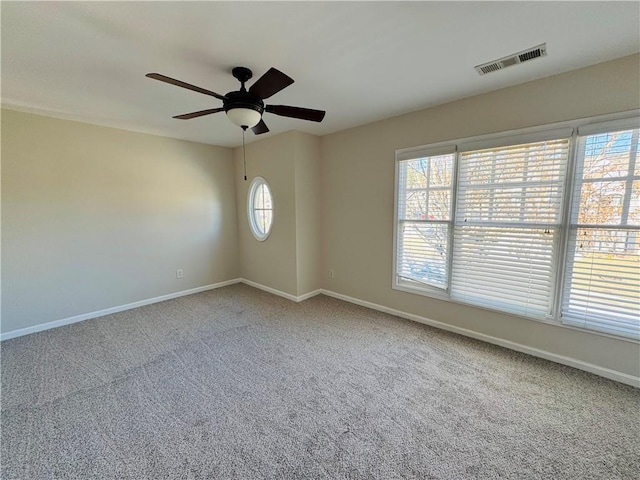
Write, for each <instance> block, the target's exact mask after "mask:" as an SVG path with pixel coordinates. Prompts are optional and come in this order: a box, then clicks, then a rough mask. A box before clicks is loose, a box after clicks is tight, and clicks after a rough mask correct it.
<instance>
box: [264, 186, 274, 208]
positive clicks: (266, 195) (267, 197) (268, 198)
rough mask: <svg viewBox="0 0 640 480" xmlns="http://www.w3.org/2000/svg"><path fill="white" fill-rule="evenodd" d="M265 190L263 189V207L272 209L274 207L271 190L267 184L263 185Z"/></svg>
mask: <svg viewBox="0 0 640 480" xmlns="http://www.w3.org/2000/svg"><path fill="white" fill-rule="evenodd" d="M262 187H263V191H262V197H263V201H264V203H263V208H266V209H268V210H270V209H271V208H272V206H271V192H270V191H269V188H268V187H267V186H266V185H263V186H262Z"/></svg>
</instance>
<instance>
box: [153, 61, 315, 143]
mask: <svg viewBox="0 0 640 480" xmlns="http://www.w3.org/2000/svg"><path fill="white" fill-rule="evenodd" d="M231 73H232V75H233V76H234V77H235V78H237V79H238V80H239V81H240V90H237V91H235V92H229V93H227V94H226V95H220V94H219V93H215V92H212V91H211V90H206V89H204V88H200V87H196V86H195V85H191V84H189V83H186V82H183V81H181V80H176V79H175V78H171V77H167V76H166V75H161V74H159V73H147V75H146V76H147V77H149V78H153V79H154V80H159V81H161V82H165V83H170V84H171V85H176V86H178V87H182V88H186V89H189V90H193V91H194V92H198V93H202V94H204V95H210V96H212V97H215V98H217V99H219V100H222V107H220V108H210V109H208V110H200V111H198V112H191V113H185V114H183V115H176V116H174V117H173V118H178V119H180V120H188V119H191V118H196V117H202V116H204V115H211V114H212V113H218V112H226V114H227V117H229V120H231V121H232V122H233V123H234V124H236V125H238V126H239V127H241V128H242V129H243V130H246V129H247V128H251V130H253V133H254V134H256V135H260V134H261V133H267V132H268V131H269V128H268V127H267V125H266V124H265V123H264V120H262V114H263V113H264V112H268V113H273V114H275V115H280V116H282V117H291V118H299V119H301V120H310V121H312V122H321V121H322V119H323V118H324V116H325V113H326V112H324V111H323V110H313V109H310V108H301V107H291V106H288V105H265V104H264V102H263V100H266V99H267V98H269V97H271V96H272V95H274V94H276V93H278V92H279V91H280V90H283V89H285V88H287V87H288V86H289V85H291V84H292V83H293V79H292V78H290V77H289V76H287V75H285V74H284V73H282V72H281V71H280V70H277V69H275V68H273V67H272V68H270V69H269V70H268V71H267V73H265V74H264V75H262V77H260V78H259V79H258V80H256V81H255V82H254V83H253V85H251V87H249V90H247V89H246V87H245V83H246V82H247V81H248V80H250V79H251V77H252V76H253V73H252V72H251V70H249V69H248V68H246V67H235V68H234V69H233V70H232V71H231Z"/></svg>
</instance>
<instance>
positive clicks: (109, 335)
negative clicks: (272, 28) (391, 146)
mask: <svg viewBox="0 0 640 480" xmlns="http://www.w3.org/2000/svg"><path fill="white" fill-rule="evenodd" d="M1 355H2V424H1V426H2V449H1V452H2V457H1V464H2V468H1V476H2V478H3V479H5V480H9V479H17V478H19V479H68V478H69V479H70V478H73V479H146V478H148V479H227V478H237V479H262V478H268V479H323V478H336V479H396V478H397V479H400V478H403V479H408V478H420V479H430V478H447V479H461V478H519V479H522V478H525V479H528V478H532V479H533V478H549V479H563V478H575V479H589V478H593V479H613V478H637V475H638V473H639V472H640V426H639V420H638V419H639V416H638V415H639V413H640V391H639V390H637V389H634V388H632V387H628V386H625V385H622V384H618V383H615V382H612V381H609V380H605V379H602V378H600V377H596V376H594V375H590V374H587V373H584V372H580V371H578V370H574V369H572V368H569V367H564V366H561V365H557V364H554V363H551V362H547V361H544V360H540V359H536V358H533V357H529V356H527V355H523V354H519V353H516V352H512V351H509V350H506V349H502V348H499V347H495V346H492V345H488V344H484V343H482V342H478V341H474V340H470V339H466V338H464V337H460V336H457V335H453V334H449V333H446V332H442V331H439V330H436V329H433V328H430V327H427V326H424V325H420V324H417V323H413V322H410V321H406V320H402V319H399V318H397V317H393V316H390V315H386V314H383V313H379V312H375V311H371V310H368V309H365V308H361V307H358V306H354V305H350V304H348V303H344V302H341V301H338V300H335V299H331V298H328V297H324V296H318V297H315V298H312V299H310V300H308V301H306V302H303V303H302V304H294V303H291V302H289V301H288V300H284V299H281V298H279V297H275V296H272V295H270V294H267V293H264V292H261V291H258V290H255V289H253V288H251V287H247V286H244V285H234V286H230V287H226V288H222V289H219V290H215V291H211V292H206V293H202V294H198V295H192V296H189V297H183V298H179V299H176V300H171V301H167V302H163V303H160V304H155V305H150V306H147V307H143V308H139V309H136V310H130V311H127V312H123V313H119V314H115V315H110V316H107V317H103V318H101V319H96V320H90V321H86V322H84V323H79V324H75V325H71V326H67V327H62V328H58V329H55V330H50V331H47V332H42V333H38V334H34V335H29V336H26V337H21V338H17V339H13V340H9V341H5V342H3V343H2V345H1Z"/></svg>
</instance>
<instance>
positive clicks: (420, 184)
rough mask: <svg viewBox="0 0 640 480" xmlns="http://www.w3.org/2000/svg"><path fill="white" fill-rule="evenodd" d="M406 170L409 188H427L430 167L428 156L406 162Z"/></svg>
mask: <svg viewBox="0 0 640 480" xmlns="http://www.w3.org/2000/svg"><path fill="white" fill-rule="evenodd" d="M404 167H405V171H406V179H407V180H406V182H407V186H406V188H407V189H412V188H427V171H428V168H429V159H428V158H419V159H417V160H410V161H407V162H404Z"/></svg>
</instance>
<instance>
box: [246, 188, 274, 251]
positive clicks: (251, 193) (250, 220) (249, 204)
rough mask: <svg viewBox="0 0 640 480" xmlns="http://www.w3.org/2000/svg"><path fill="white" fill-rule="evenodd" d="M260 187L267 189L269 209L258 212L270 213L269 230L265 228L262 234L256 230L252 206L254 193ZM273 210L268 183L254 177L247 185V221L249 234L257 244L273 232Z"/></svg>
mask: <svg viewBox="0 0 640 480" xmlns="http://www.w3.org/2000/svg"><path fill="white" fill-rule="evenodd" d="M262 185H264V186H265V187H267V191H268V192H269V196H270V197H271V208H270V209H260V210H269V211H270V212H271V222H270V223H269V228H267V229H266V231H265V232H264V233H263V234H262V233H260V229H259V228H258V224H257V223H256V219H255V211H256V209H255V207H254V205H253V203H254V201H255V196H256V192H257V190H258V188H259V187H260V186H262ZM274 210H275V204H274V201H273V193H272V192H271V187H270V186H269V183H268V182H267V181H266V180H265V179H264V177H260V176H258V177H255V178H254V179H253V180H252V181H251V184H250V185H249V190H248V192H247V221H248V223H249V230H250V231H251V234H252V235H253V237H254V238H255V239H256V240H258V241H259V242H264V241H265V240H266V239H267V238H269V235H270V234H271V231H272V230H273V222H274V217H275V213H274Z"/></svg>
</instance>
